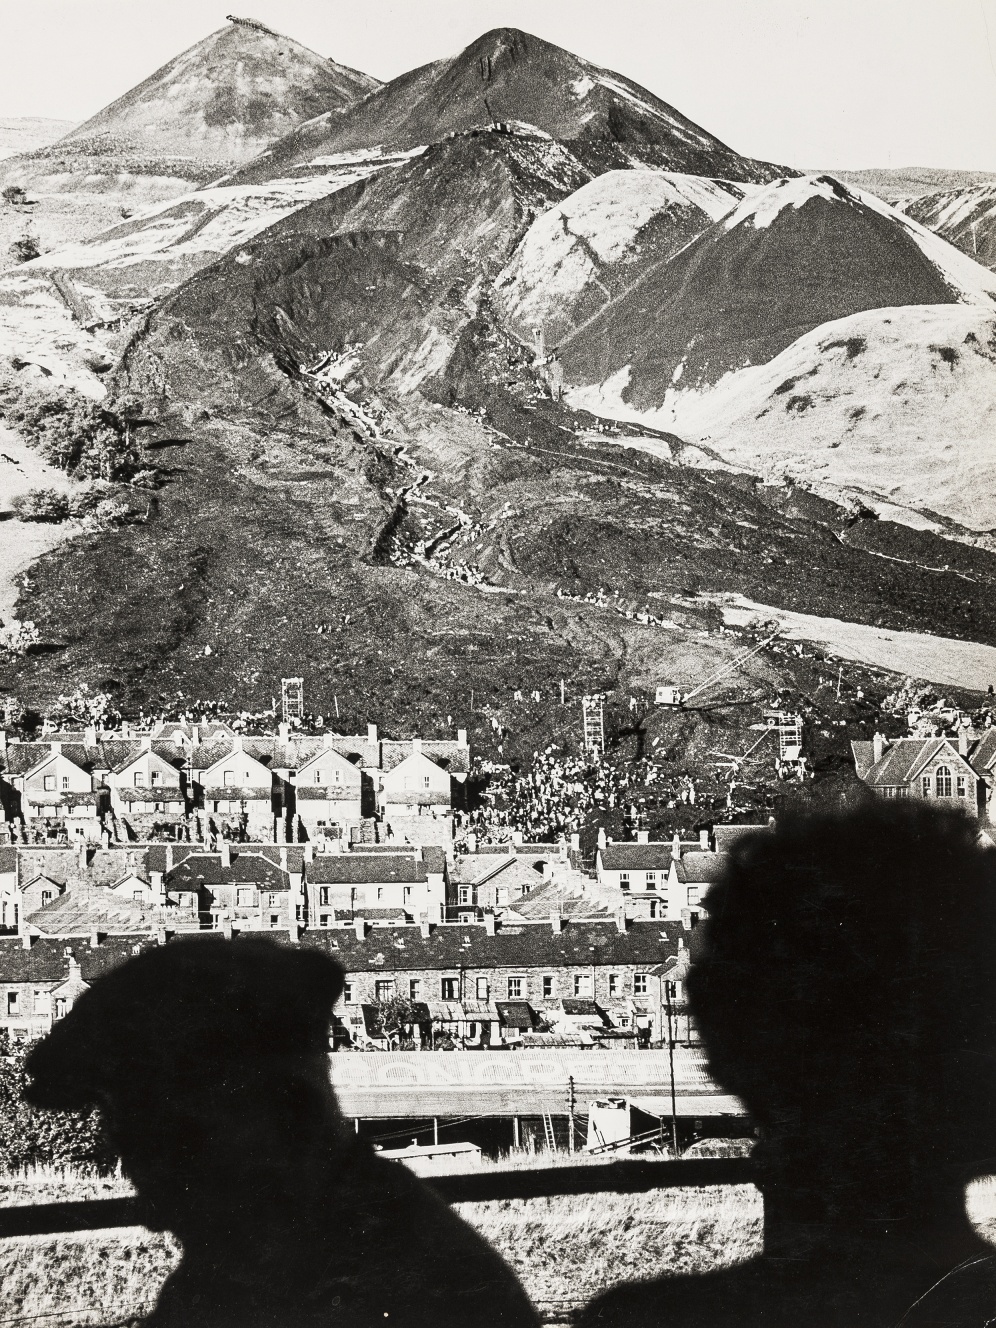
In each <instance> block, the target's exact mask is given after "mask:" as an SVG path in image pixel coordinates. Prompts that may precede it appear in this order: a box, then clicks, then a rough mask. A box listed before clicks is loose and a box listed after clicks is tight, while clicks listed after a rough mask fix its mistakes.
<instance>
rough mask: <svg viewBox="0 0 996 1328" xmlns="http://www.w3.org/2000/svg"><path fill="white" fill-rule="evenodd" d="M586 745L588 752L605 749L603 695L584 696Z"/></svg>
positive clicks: (582, 712) (583, 710)
mask: <svg viewBox="0 0 996 1328" xmlns="http://www.w3.org/2000/svg"><path fill="white" fill-rule="evenodd" d="M581 714H582V717H583V722H584V747H585V751H587V752H604V751H605V706H604V705H603V704H602V699H601V697H598V696H583V697H582V698H581Z"/></svg>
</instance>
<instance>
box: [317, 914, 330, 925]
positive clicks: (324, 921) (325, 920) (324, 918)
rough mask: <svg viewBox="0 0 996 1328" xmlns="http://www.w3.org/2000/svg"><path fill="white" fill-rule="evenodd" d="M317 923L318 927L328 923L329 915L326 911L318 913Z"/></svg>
mask: <svg viewBox="0 0 996 1328" xmlns="http://www.w3.org/2000/svg"><path fill="white" fill-rule="evenodd" d="M318 925H319V927H327V926H328V925H329V915H328V914H327V913H319V915H318Z"/></svg>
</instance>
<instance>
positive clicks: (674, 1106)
mask: <svg viewBox="0 0 996 1328" xmlns="http://www.w3.org/2000/svg"><path fill="white" fill-rule="evenodd" d="M661 982H662V983H663V985H664V1002H665V1006H666V1008H667V1059H668V1068H669V1070H670V1073H671V1142H672V1144H673V1146H674V1156H675V1158H677V1157H678V1156H679V1154H678V1102H677V1098H676V1096H675V1091H674V1024H673V1010H672V1007H671V984H670V982H667V981H666V980H665V979H664V978H662V979H661Z"/></svg>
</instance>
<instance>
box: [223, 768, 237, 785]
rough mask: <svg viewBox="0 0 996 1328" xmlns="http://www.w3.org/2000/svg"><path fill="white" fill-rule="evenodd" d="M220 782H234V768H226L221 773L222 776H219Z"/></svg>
mask: <svg viewBox="0 0 996 1328" xmlns="http://www.w3.org/2000/svg"><path fill="white" fill-rule="evenodd" d="M221 782H222V783H223V784H226V785H227V784H234V783H235V771H234V770H226V771H225V772H224V774H223V775H222V777H221Z"/></svg>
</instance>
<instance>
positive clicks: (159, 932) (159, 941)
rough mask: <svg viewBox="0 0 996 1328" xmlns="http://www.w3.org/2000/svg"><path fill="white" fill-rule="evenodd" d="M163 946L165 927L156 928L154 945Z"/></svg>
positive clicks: (164, 942)
mask: <svg viewBox="0 0 996 1328" xmlns="http://www.w3.org/2000/svg"><path fill="white" fill-rule="evenodd" d="M165 944H166V928H165V927H157V928H156V945H165Z"/></svg>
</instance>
